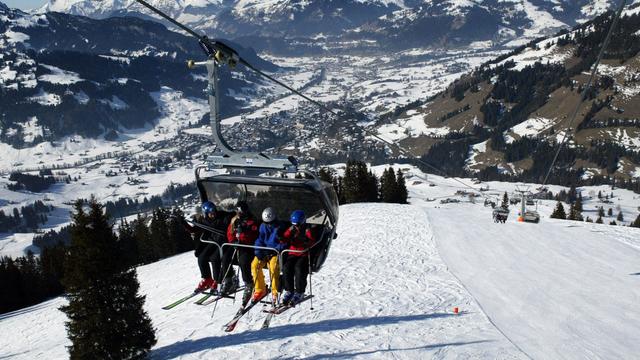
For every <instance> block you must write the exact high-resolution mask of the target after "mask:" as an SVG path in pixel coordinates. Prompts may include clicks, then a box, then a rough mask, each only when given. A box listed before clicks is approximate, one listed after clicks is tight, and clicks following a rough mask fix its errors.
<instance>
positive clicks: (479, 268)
mask: <svg viewBox="0 0 640 360" xmlns="http://www.w3.org/2000/svg"><path fill="white" fill-rule="evenodd" d="M465 207H467V208H468V207H469V206H466V205H465V206H463V207H462V208H463V209H464V208H465ZM468 210H469V211H465V212H464V214H465V215H464V220H465V221H468V222H470V223H473V224H474V228H475V231H474V234H475V236H469V235H470V232H469V229H468V228H467V227H461V226H459V224H460V220H461V218H460V215H462V214H461V212H462V211H463V210H462V209H443V210H442V213H443V214H439V216H438V217H437V221H432V222H431V223H432V224H433V225H434V232H435V233H436V234H447V237H446V238H445V237H437V239H438V240H437V241H438V244H439V249H440V250H441V254H442V257H443V259H444V260H445V262H446V263H447V264H449V265H450V269H451V271H452V272H453V273H454V274H456V275H457V276H458V278H459V279H460V281H462V282H463V283H464V284H465V286H466V288H467V289H468V290H469V291H470V292H471V293H472V294H473V295H474V298H475V299H476V300H477V301H478V302H479V303H480V304H481V305H482V308H483V310H484V311H485V312H486V313H487V314H488V315H489V317H490V318H491V319H492V321H493V322H494V323H495V324H496V326H497V327H498V328H499V329H502V330H503V331H504V332H505V333H506V334H507V336H508V337H509V338H510V339H511V340H512V341H513V342H514V343H515V344H518V347H519V348H521V349H522V350H523V351H524V352H525V353H527V354H528V355H529V356H530V357H531V358H534V359H538V358H555V359H558V358H574V359H580V358H618V359H622V358H629V357H630V356H632V355H631V354H638V353H639V352H640V343H639V342H637V341H636V340H635V339H637V336H638V335H639V334H640V326H638V324H639V323H640V308H639V307H638V306H637V302H636V300H634V299H638V297H640V289H639V288H638V287H637V280H638V279H637V276H634V275H633V274H634V273H637V272H638V262H637V259H638V255H640V241H639V239H640V231H638V230H636V229H631V230H630V231H624V232H623V233H622V234H616V231H612V230H619V229H618V228H617V227H614V226H609V225H594V224H586V223H579V222H577V223H571V222H570V223H567V221H561V220H556V221H554V220H545V221H546V222H548V223H547V224H545V225H544V226H541V225H532V224H519V223H516V222H509V223H507V224H504V225H503V224H494V223H491V222H489V221H486V220H485V221H482V220H483V219H482V217H487V216H488V214H482V213H479V212H475V211H470V210H471V209H468ZM624 230H628V229H624ZM619 235H622V236H624V238H625V239H626V240H625V241H620V240H619V238H618V236H619ZM627 242H630V243H632V244H633V246H630V245H629V244H627Z"/></svg>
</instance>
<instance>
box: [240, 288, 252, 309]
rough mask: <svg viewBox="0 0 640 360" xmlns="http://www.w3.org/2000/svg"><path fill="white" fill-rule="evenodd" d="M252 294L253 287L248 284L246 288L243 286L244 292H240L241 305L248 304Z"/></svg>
mask: <svg viewBox="0 0 640 360" xmlns="http://www.w3.org/2000/svg"><path fill="white" fill-rule="evenodd" d="M252 294H253V288H252V287H250V286H247V287H246V288H244V292H243V293H242V305H243V306H247V304H249V301H251V295H252Z"/></svg>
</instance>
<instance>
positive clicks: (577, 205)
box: [574, 193, 583, 213]
mask: <svg viewBox="0 0 640 360" xmlns="http://www.w3.org/2000/svg"><path fill="white" fill-rule="evenodd" d="M574 206H575V208H576V211H577V212H579V213H582V211H583V209H582V193H580V196H578V198H577V199H576V202H575V203H574Z"/></svg>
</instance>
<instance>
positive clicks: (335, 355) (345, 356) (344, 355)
mask: <svg viewBox="0 0 640 360" xmlns="http://www.w3.org/2000/svg"><path fill="white" fill-rule="evenodd" d="M490 341H491V340H476V341H467V342H463V341H459V342H452V343H440V344H431V345H424V346H416V347H411V348H403V349H391V348H390V349H376V350H369V351H352V352H346V351H343V352H338V353H327V354H317V355H314V356H311V357H306V356H305V357H304V358H305V359H306V360H320V359H352V358H353V357H355V356H361V355H372V354H375V353H385V352H396V351H411V350H429V349H437V348H441V347H445V346H463V345H472V344H481V343H486V342H490ZM299 358H300V357H299V356H293V357H286V358H280V359H282V360H294V359H299Z"/></svg>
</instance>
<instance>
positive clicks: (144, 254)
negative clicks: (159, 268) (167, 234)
mask: <svg viewBox="0 0 640 360" xmlns="http://www.w3.org/2000/svg"><path fill="white" fill-rule="evenodd" d="M146 221H147V219H146V218H144V217H142V215H140V214H138V217H137V218H136V219H135V220H134V221H133V222H132V224H131V225H132V227H133V236H134V238H135V239H136V248H137V249H138V261H139V262H140V263H142V264H148V263H151V262H154V261H158V259H159V257H158V254H157V253H156V248H155V246H154V244H153V240H152V238H151V233H150V231H149V228H148V227H147V225H146V224H145V223H146Z"/></svg>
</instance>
